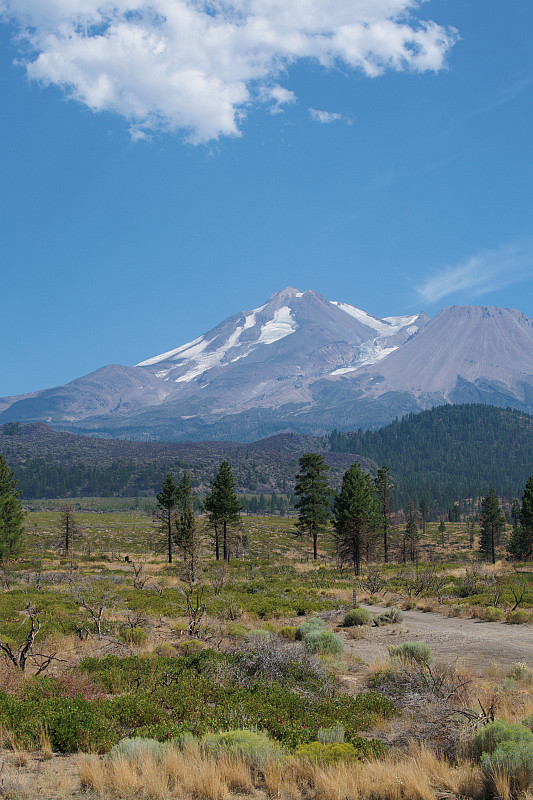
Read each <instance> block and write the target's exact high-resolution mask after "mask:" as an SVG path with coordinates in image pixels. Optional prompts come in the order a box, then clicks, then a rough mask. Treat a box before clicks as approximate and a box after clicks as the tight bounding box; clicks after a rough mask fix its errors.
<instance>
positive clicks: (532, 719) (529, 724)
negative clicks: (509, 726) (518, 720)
mask: <svg viewBox="0 0 533 800" xmlns="http://www.w3.org/2000/svg"><path fill="white" fill-rule="evenodd" d="M522 725H525V726H526V728H529V730H530V731H533V714H530V715H529V717H526V718H525V719H523V720H522Z"/></svg>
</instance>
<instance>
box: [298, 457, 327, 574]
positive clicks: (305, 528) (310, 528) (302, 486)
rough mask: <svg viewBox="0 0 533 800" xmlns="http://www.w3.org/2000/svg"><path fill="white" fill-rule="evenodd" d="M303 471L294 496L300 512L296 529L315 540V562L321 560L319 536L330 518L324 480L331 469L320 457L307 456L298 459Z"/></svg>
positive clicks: (299, 476) (299, 475)
mask: <svg viewBox="0 0 533 800" xmlns="http://www.w3.org/2000/svg"><path fill="white" fill-rule="evenodd" d="M299 465H300V471H299V473H298V474H297V476H296V484H295V487H294V494H295V495H296V498H297V499H296V501H295V503H294V507H295V509H296V510H297V511H298V522H297V523H296V527H297V529H298V532H299V533H307V534H309V535H310V536H311V538H312V540H313V559H314V560H315V561H316V559H317V558H318V534H319V533H320V531H321V530H323V529H324V526H325V525H326V523H327V522H328V520H329V518H330V516H331V506H330V497H331V489H330V487H329V485H328V482H327V480H326V477H325V473H326V472H327V471H328V470H329V467H328V465H327V464H326V462H325V461H324V459H323V458H322V456H321V455H319V454H318V453H304V455H303V456H301V457H300V459H299Z"/></svg>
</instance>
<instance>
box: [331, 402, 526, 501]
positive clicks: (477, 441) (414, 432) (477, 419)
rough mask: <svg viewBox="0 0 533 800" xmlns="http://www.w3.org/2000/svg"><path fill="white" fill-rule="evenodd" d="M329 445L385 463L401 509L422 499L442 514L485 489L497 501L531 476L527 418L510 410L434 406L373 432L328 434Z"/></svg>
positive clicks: (517, 490) (515, 494) (520, 489)
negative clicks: (394, 485) (496, 497)
mask: <svg viewBox="0 0 533 800" xmlns="http://www.w3.org/2000/svg"><path fill="white" fill-rule="evenodd" d="M329 439H330V443H331V450H332V451H333V452H337V453H357V454H358V455H361V456H364V457H365V458H369V459H372V460H373V461H375V462H377V463H378V464H380V465H381V464H385V465H387V466H388V467H389V469H390V471H391V473H392V475H393V476H394V480H395V483H396V489H395V500H396V502H397V503H398V504H399V505H401V506H405V505H406V504H407V503H408V502H409V501H412V502H413V503H414V504H415V506H416V507H418V505H419V503H420V501H421V500H423V499H424V500H426V502H427V503H428V504H429V505H430V507H432V508H433V509H435V510H441V511H442V510H445V509H448V508H449V507H450V506H452V505H453V503H454V502H455V501H458V500H461V499H464V498H479V497H482V496H484V495H486V494H487V492H488V491H489V489H490V488H491V487H492V488H494V490H495V492H496V494H497V495H498V496H499V497H503V498H506V499H511V498H513V497H520V496H521V494H522V492H523V488H524V484H525V482H526V480H527V478H528V476H529V475H531V473H532V472H533V417H532V416H531V415H529V414H526V413H524V412H521V411H515V410H513V409H511V408H507V409H503V408H495V407H494V406H484V405H446V406H437V407H436V408H433V409H431V410H429V411H422V412H421V413H419V414H408V415H407V416H405V417H403V419H401V420H395V421H394V422H392V423H391V424H390V425H386V426H385V427H384V428H381V429H380V430H378V431H362V430H359V431H357V432H353V433H341V432H339V431H333V433H332V434H331V435H330V437H329Z"/></svg>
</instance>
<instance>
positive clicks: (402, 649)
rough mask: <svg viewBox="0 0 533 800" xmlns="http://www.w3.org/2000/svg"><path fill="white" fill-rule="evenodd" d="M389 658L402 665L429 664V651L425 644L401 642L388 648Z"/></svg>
mask: <svg viewBox="0 0 533 800" xmlns="http://www.w3.org/2000/svg"><path fill="white" fill-rule="evenodd" d="M389 655H390V657H391V658H397V659H398V660H399V661H402V662H403V663H404V664H408V663H409V662H413V661H414V662H415V663H417V664H431V660H432V659H431V650H430V649H429V645H427V644H426V643H425V642H402V643H401V644H397V645H391V646H390V647H389Z"/></svg>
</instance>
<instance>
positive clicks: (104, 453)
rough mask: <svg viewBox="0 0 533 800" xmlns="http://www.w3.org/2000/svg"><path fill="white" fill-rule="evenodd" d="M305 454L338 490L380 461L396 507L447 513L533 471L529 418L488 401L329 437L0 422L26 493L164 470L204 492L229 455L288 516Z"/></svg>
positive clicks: (45, 493) (65, 493)
mask: <svg viewBox="0 0 533 800" xmlns="http://www.w3.org/2000/svg"><path fill="white" fill-rule="evenodd" d="M309 452H317V453H320V454H322V455H323V457H324V459H325V461H326V463H327V464H328V465H329V467H330V470H329V473H328V480H329V483H330V485H331V486H332V487H333V488H335V489H338V488H339V486H340V482H341V479H342V475H343V474H344V472H345V471H346V470H347V469H348V468H349V467H350V465H351V464H352V463H353V462H354V461H356V460H358V461H360V462H361V464H362V466H363V468H364V469H365V470H366V471H370V472H371V473H372V474H375V472H376V470H377V467H378V466H381V465H386V466H388V467H389V469H390V471H391V474H392V477H393V480H394V483H395V491H394V504H395V506H396V507H397V508H400V507H402V508H406V507H407V505H408V503H409V502H413V503H414V505H415V507H418V506H419V504H420V502H421V501H422V500H425V501H426V502H427V504H428V506H429V511H430V514H435V513H437V512H439V513H443V512H447V511H448V509H449V508H450V507H453V506H454V503H456V502H462V501H464V500H465V499H468V498H470V499H472V500H474V499H477V498H480V497H483V496H485V495H486V494H487V492H488V491H489V489H490V488H491V487H492V488H494V490H495V491H496V494H497V495H498V496H499V497H502V498H504V499H505V500H508V501H510V500H512V499H513V498H520V497H521V495H522V492H523V487H524V485H525V482H526V480H527V478H528V477H529V476H530V475H531V474H532V473H533V417H532V416H531V415H529V414H526V413H524V412H520V411H515V410H513V409H502V408H495V407H492V406H485V405H446V406H438V407H436V408H433V409H431V410H429V411H423V412H421V413H418V414H409V415H407V416H405V417H403V418H402V419H401V420H396V421H394V422H393V423H391V424H390V425H387V426H385V427H384V428H381V429H380V430H378V431H363V430H359V431H355V432H348V433H345V432H339V431H333V433H332V434H331V435H330V436H329V437H328V436H322V437H313V436H304V435H300V434H290V433H287V434H279V435H277V436H273V437H270V438H268V439H262V440H260V441H258V442H253V443H250V444H242V443H236V442H190V443H179V444H175V443H174V444H172V443H167V444H165V443H161V442H130V441H125V440H112V439H99V438H93V437H82V436H76V435H74V434H70V433H60V432H56V431H53V430H52V429H51V428H49V427H48V426H47V425H44V424H43V423H29V424H21V423H17V422H12V423H8V424H7V425H4V426H0V453H1V454H2V455H3V456H4V457H5V458H6V461H7V462H8V464H9V466H10V467H11V468H12V469H14V471H15V475H16V478H17V480H18V485H19V488H20V490H21V492H22V496H23V497H24V498H28V499H30V498H58V497H63V498H64V497H84V496H85V497H89V496H99V497H112V496H122V497H124V496H126V497H137V496H153V495H154V494H155V493H156V492H157V491H159V488H160V487H161V483H162V481H163V480H164V478H165V475H166V474H167V472H170V473H171V474H173V475H175V476H180V475H181V474H182V473H183V472H184V471H187V472H188V473H189V475H190V478H191V484H192V486H193V488H194V490H195V492H196V493H197V494H202V493H204V492H205V491H207V489H208V487H209V485H210V483H211V481H212V480H213V478H214V476H215V474H216V470H217V469H218V467H219V465H220V462H221V461H222V460H224V459H226V460H227V461H228V462H229V463H230V465H231V468H232V471H233V475H234V477H235V482H236V486H237V490H238V491H239V493H240V494H241V495H247V497H246V499H245V506H246V508H247V510H250V511H252V512H254V511H256V510H257V511H260V512H261V511H262V512H264V511H265V510H269V511H271V512H272V513H280V512H281V513H284V512H285V511H286V508H287V502H288V501H289V500H290V499H291V496H292V493H293V489H294V479H295V475H296V473H297V470H298V458H299V457H300V456H301V455H302V454H303V453H309ZM272 494H274V501H271V496H272ZM282 498H286V499H282Z"/></svg>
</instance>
